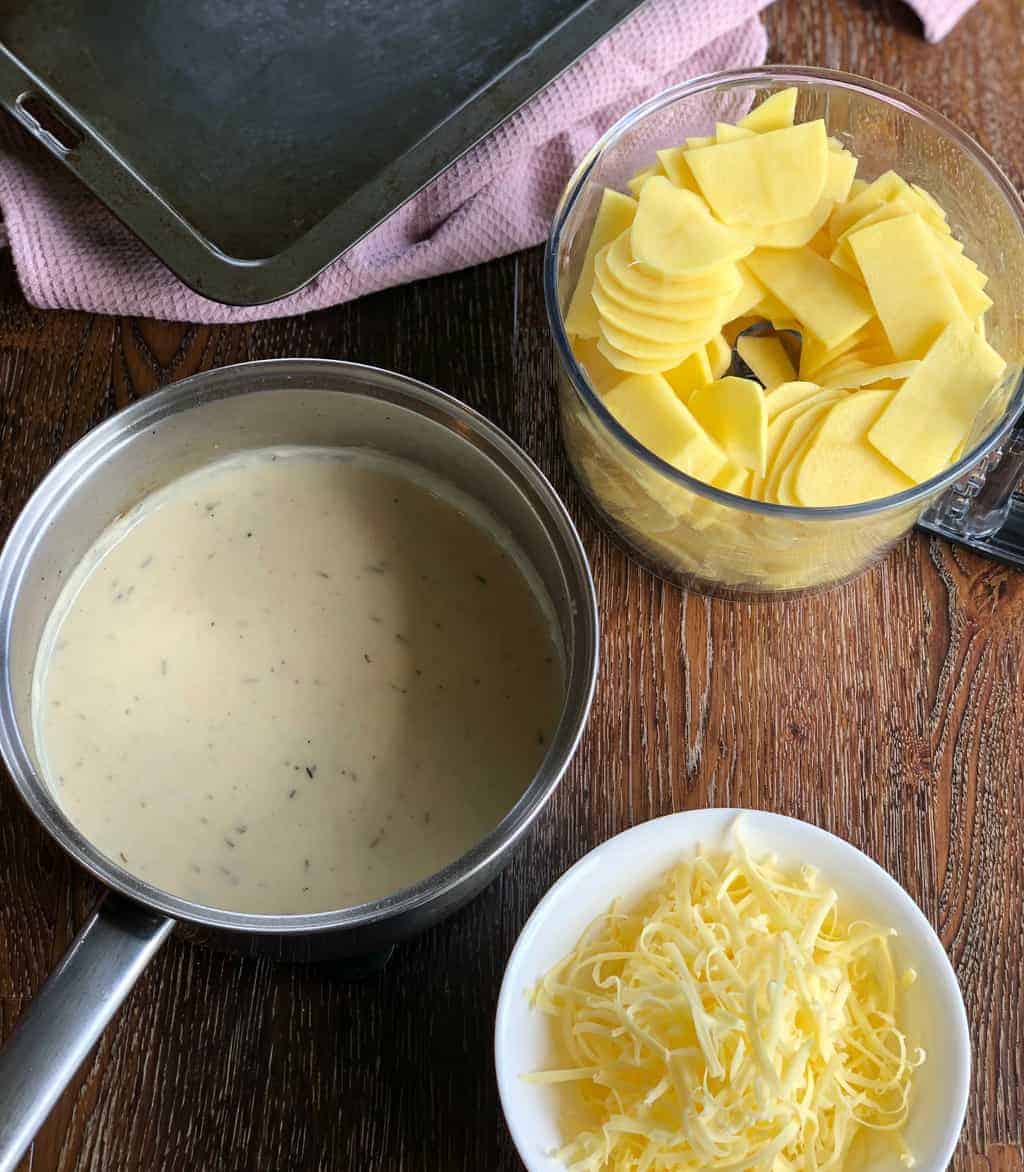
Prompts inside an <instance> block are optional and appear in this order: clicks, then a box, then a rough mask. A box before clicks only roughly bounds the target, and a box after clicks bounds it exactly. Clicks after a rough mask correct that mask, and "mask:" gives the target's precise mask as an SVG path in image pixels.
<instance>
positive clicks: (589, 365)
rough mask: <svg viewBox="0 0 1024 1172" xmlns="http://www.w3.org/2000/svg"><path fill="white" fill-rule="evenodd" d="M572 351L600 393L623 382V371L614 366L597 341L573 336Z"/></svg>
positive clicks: (592, 384) (591, 383)
mask: <svg viewBox="0 0 1024 1172" xmlns="http://www.w3.org/2000/svg"><path fill="white" fill-rule="evenodd" d="M572 352H573V354H575V355H576V361H577V362H578V363H579V364H580V365H581V366H582V367H583V369H584V371H585V372H586V375H587V378H588V379H589V380H590V385H591V386H592V387H593V388H594V390H595V391H597V393H598V394H599V395H603V394H604V393H605V391H610V390H611V389H612V387H613V386H615V384H616V383H618V382H621V380H622V371H621V370H618V369H616V368H615V367H614V366H612V364H611V363H610V362H609V361H608V359H607V358H605V356H604V355H603V354H602V353H601V351H600V350H598V348H597V342H595V341H594V340H593V339H592V338H573V339H572Z"/></svg>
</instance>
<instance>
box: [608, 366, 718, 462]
mask: <svg viewBox="0 0 1024 1172" xmlns="http://www.w3.org/2000/svg"><path fill="white" fill-rule="evenodd" d="M604 405H605V406H606V407H607V408H608V410H609V411H610V412H611V413H612V415H614V416H615V418H616V419H617V420H618V421H619V423H621V424H622V426H623V427H624V428H625V429H626V430H627V431H628V432H629V433H630V435H632V436H633V437H634V438H635V439H637V440H638V441H639V442H640V443H641V444H643V446H644V447H645V448H647V449H648V450H649V451H651V452H653V453H654V454H655V455H656V456H660V457H661V459H662V460H665V461H666V462H667V463H669V464H672V465H673V466H674V467H676V468H679V469H680V470H681V471H683V472H687V473H689V474H690V475H691V476H697V477H699V478H700V479H701V480H711V479H712V477H714V476H715V475H716V474H717V473H718V472H719V471H720V470H721V469H722V467H723V465H724V464H725V462H726V456H725V453H724V452H723V451H722V449H721V448H720V447H719V446H718V445H717V444H716V443H715V441H714V440H713V439H711V438H710V437H709V436H708V434H707V433H706V432H705V430H704V428H703V427H701V425H700V424H699V423H698V422H697V420H696V419H694V417H693V415H692V414H691V413H690V411H689V410H688V409H687V408H686V406H685V404H684V403H683V402H682V401H681V400H680V399H679V397H678V396H677V395H676V393H675V392H674V391H673V390H672V388H671V387H670V386H669V384H668V382H667V380H666V379H664V378H662V377H661V376H660V375H656V374H655V375H637V376H635V377H633V378H628V379H625V380H624V381H623V382H621V383H619V385H618V386H616V387H614V388H613V389H612V390H611V391H609V392H608V394H607V395H605V397H604Z"/></svg>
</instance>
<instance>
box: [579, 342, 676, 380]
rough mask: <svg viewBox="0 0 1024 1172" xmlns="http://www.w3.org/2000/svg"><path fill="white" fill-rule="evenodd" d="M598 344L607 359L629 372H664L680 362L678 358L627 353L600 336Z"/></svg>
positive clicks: (616, 367)
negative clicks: (644, 356) (641, 356)
mask: <svg viewBox="0 0 1024 1172" xmlns="http://www.w3.org/2000/svg"><path fill="white" fill-rule="evenodd" d="M596 345H597V349H598V352H599V353H600V354H601V356H602V357H603V358H605V359H607V361H608V362H610V363H611V364H612V366H614V367H615V369H616V370H622V371H625V372H626V373H627V374H662V373H663V372H664V371H666V370H669V369H671V368H672V367H673V366H675V365H677V363H678V359H676V360H675V361H672V360H669V359H663V358H659V359H651V358H638V357H636V355H634V354H627V353H626V352H625V351H623V350H620V349H619V348H618V347H617V346H612V345H611V344H610V343H609V342H608V341H607V340H606V339H605V338H598V339H597V343H596Z"/></svg>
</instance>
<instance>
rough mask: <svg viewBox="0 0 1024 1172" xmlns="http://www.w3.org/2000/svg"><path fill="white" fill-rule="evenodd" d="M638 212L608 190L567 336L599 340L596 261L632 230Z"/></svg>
mask: <svg viewBox="0 0 1024 1172" xmlns="http://www.w3.org/2000/svg"><path fill="white" fill-rule="evenodd" d="M636 208H637V203H636V200H635V199H630V198H629V196H628V195H623V194H622V193H621V192H618V191H612V189H611V188H610V187H606V188H605V189H604V194H603V195H602V196H601V204H600V206H599V207H598V209H597V218H596V219H595V220H594V227H593V230H592V231H591V233H590V240H589V242H588V244H587V251H586V253H585V254H584V256H583V267H582V268H581V269H580V279H579V280H578V281H577V282H576V289H575V292H574V293H573V295H572V300H571V301H570V302H569V309H568V311H567V313H566V315H565V328H566V332H567V333H570V334H576V336H577V337H580V338H596V337H597V306H596V305H595V304H594V301H593V298H592V297H591V296H590V292H591V289H592V288H593V285H594V258H595V257H596V256H597V254H598V252H600V250H601V249H602V248H604V247H605V245H606V244H610V243H611V242H612V241H613V240H614V239H615V238H616V237H617V236H621V235H622V233H623V232H625V231H626V230H627V229H628V228H629V226H630V224H632V222H633V217H634V216H635V215H636Z"/></svg>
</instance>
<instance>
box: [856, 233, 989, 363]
mask: <svg viewBox="0 0 1024 1172" xmlns="http://www.w3.org/2000/svg"><path fill="white" fill-rule="evenodd" d="M849 240H850V248H851V250H852V252H853V255H854V257H855V258H856V261H857V264H858V265H859V266H860V271H861V272H862V273H863V274H864V280H865V282H866V283H867V287H868V291H869V293H870V294H871V300H872V301H873V302H874V305H875V309H876V310H877V312H878V317H879V320H880V321H881V323H882V326H883V328H884V329H885V332H886V334H887V336H888V338H889V342H890V344H891V345H892V349H893V353H894V354H895V355H896V357H897V358H898V359H901V360H902V359H910V358H923V357H924V355H925V353H926V352H927V350H928V348H929V346H931V344H932V342H934V341H935V339H936V338H937V337H938V336H939V334H940V333H941V332H942V331H943V329H945V327H946V326H947V325H948V324H949V323H950V322H951V321H959V320H966V315H965V314H964V311H963V307H962V306H961V305H960V301H959V298H958V297H957V295H956V292H955V291H954V289H953V286H952V284H951V282H950V280H949V277H948V275H947V273H946V270H945V268H944V266H943V264H942V261H941V259H940V257H939V253H938V251H937V249H936V247H935V244H934V242H933V241H934V234H933V233H932V232H931V231H930V230H929V229H928V227H927V226H926V224H925V222H924V221H923V220H922V219H921V217H920V216H918V215H909V216H900V217H899V218H898V219H896V220H883V221H882V222H881V223H879V224H872V225H871V227H869V228H862V229H861V230H860V231H859V232H854V233H853V234H852V235H851V236H850V238H849Z"/></svg>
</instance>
